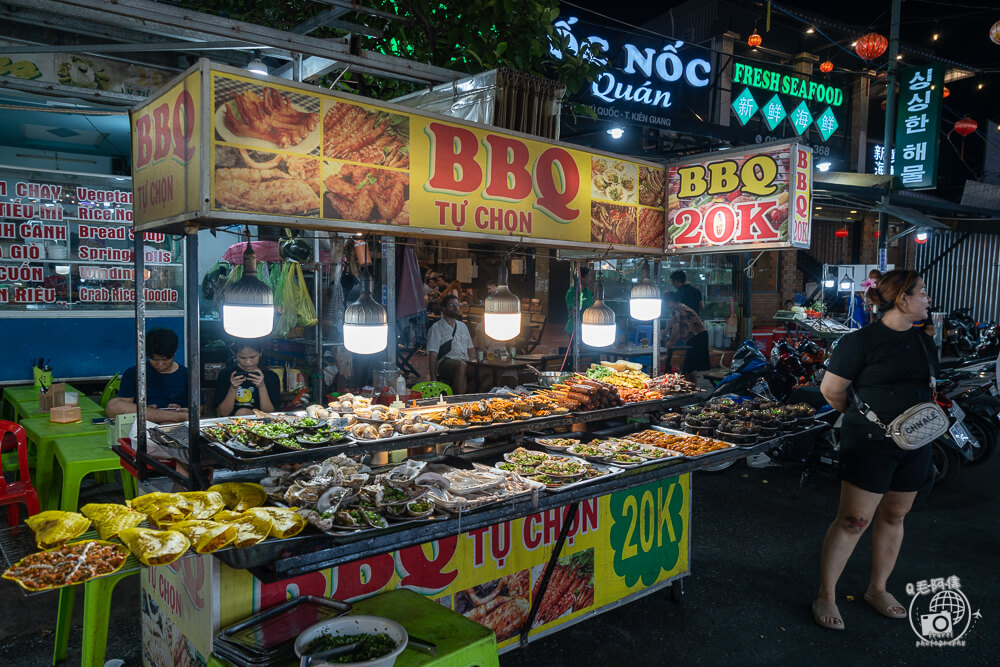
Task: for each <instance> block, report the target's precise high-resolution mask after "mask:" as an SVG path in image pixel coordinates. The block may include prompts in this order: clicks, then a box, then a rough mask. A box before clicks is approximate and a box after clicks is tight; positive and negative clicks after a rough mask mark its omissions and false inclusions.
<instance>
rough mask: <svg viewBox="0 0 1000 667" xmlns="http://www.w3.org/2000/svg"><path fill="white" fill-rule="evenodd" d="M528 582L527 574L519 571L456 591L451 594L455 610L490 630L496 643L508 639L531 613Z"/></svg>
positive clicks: (528, 573)
mask: <svg viewBox="0 0 1000 667" xmlns="http://www.w3.org/2000/svg"><path fill="white" fill-rule="evenodd" d="M530 582H531V573H530V571H528V570H521V571H520V572H515V573H514V574H510V575H507V576H506V577H501V578H500V579H494V580H493V581H488V582H486V583H484V584H479V585H478V586H473V587H472V588H468V589H466V590H464V591H460V592H458V593H456V594H455V611H457V612H458V613H459V614H462V615H463V616H465V617H466V618H469V619H472V620H473V621H475V622H476V623H479V624H480V625H485V626H486V627H488V628H490V629H491V630H493V632H495V633H496V635H497V641H498V642H502V641H504V640H506V639H510V638H511V637H514V636H515V635H517V633H518V631H519V630H520V629H521V625H522V624H523V623H524V622H525V620H527V618H528V612H530V611H531V603H530V602H528V589H529V588H530V587H531V583H530Z"/></svg>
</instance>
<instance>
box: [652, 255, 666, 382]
mask: <svg viewBox="0 0 1000 667" xmlns="http://www.w3.org/2000/svg"><path fill="white" fill-rule="evenodd" d="M653 284H654V285H656V291H657V292H660V293H661V294H662V293H663V292H662V291H661V286H660V260H656V261H654V262H653ZM650 342H651V343H652V345H653V362H652V364H651V365H650V369H649V371H650V374H651V375H652V376H653V377H656V376H657V375H659V374H660V318H659V317H657V318H656V319H655V320H653V337H652V340H651V341H650Z"/></svg>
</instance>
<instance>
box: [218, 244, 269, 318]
mask: <svg viewBox="0 0 1000 667" xmlns="http://www.w3.org/2000/svg"><path fill="white" fill-rule="evenodd" d="M273 327H274V295H273V294H272V293H271V288H270V287H268V286H267V285H265V284H264V283H263V282H261V281H260V279H258V278H257V255H256V253H254V251H253V246H251V245H250V239H249V237H248V238H247V249H246V251H245V252H244V253H243V277H242V278H240V279H239V280H237V281H236V282H235V283H233V284H232V286H230V287H229V289H227V290H226V293H225V295H224V296H223V299H222V328H223V329H224V330H225V332H226V333H227V334H229V335H230V336H236V337H237V338H260V337H261V336H266V335H268V334H269V333H271V329H272V328H273Z"/></svg>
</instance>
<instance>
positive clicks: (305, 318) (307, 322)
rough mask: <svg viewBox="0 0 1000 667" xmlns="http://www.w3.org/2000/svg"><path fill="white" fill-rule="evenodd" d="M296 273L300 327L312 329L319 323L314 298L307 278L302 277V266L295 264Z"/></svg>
mask: <svg viewBox="0 0 1000 667" xmlns="http://www.w3.org/2000/svg"><path fill="white" fill-rule="evenodd" d="M295 273H296V277H297V278H298V283H297V287H296V289H297V290H298V295H297V297H296V299H295V301H296V309H297V312H298V326H300V327H311V326H313V325H314V324H316V322H317V321H318V320H317V318H316V306H314V305H313V300H312V297H310V296H309V288H308V287H307V286H306V279H305V276H303V275H302V265H301V264H299V263H298V262H296V263H295Z"/></svg>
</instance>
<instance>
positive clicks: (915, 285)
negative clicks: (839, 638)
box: [812, 270, 934, 630]
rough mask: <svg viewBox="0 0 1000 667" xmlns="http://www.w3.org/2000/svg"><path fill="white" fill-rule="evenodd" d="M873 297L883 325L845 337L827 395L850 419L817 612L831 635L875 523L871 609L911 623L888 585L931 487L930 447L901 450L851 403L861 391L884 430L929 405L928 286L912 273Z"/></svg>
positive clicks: (883, 284) (840, 624)
mask: <svg viewBox="0 0 1000 667" xmlns="http://www.w3.org/2000/svg"><path fill="white" fill-rule="evenodd" d="M868 296H869V298H870V299H871V301H872V303H874V304H875V305H876V306H877V307H878V309H879V312H880V313H882V319H880V320H879V321H877V322H875V323H873V324H870V325H868V326H866V327H864V328H863V329H860V330H858V331H855V332H852V333H849V334H847V335H846V336H844V337H843V338H841V340H840V343H839V344H838V345H837V348H836V350H834V353H833V357H832V358H831V359H830V366H829V370H828V372H827V373H826V375H825V376H824V377H823V383H822V385H821V386H820V391H822V392H823V396H824V398H826V400H827V402H829V404H830V405H832V406H833V407H834V408H836V409H837V410H839V411H840V412H843V413H844V420H843V428H842V429H841V461H840V465H841V470H840V479H841V486H840V506H839V508H838V509H837V517H836V519H834V521H833V523H831V524H830V527H829V528H828V529H827V532H826V539H825V540H824V541H823V555H822V558H821V561H820V587H819V595H818V597H817V599H816V601H815V602H814V603H813V606H812V611H813V618H814V619H815V621H816V623H817V624H819V625H820V626H822V627H824V628H830V629H832V630H843V629H844V621H843V619H842V618H841V616H840V612H839V610H838V609H837V605H836V586H837V580H838V579H840V574H841V573H842V572H843V570H844V566H845V565H846V564H847V560H848V559H849V558H850V557H851V554H852V553H853V552H854V547H855V546H857V544H858V540H859V539H860V538H861V535H862V533H864V532H865V529H866V528H867V527H868V525H869V524H874V528H873V529H872V570H871V580H870V581H869V584H868V590H867V591H866V592H865V596H864V597H865V600H866V601H867V602H868V603H869V604H870V605H872V606H873V607H874V608H875V610H876V611H878V612H879V613H880V614H882V615H883V616H887V617H889V618H906V617H907V613H906V609H905V608H904V607H903V606H902V605H901V604H900V603H899V601H897V600H896V598H894V597H893V596H892V594H890V593H889V592H887V590H886V584H887V582H888V579H889V574H890V573H891V572H892V569H893V567H894V566H895V564H896V557H897V555H898V554H899V547H900V545H901V544H902V541H903V518H904V517H905V516H906V514H907V512H909V511H910V507H912V505H913V500H914V498H915V497H916V495H917V491H918V490H919V489H921V488H924V487H925V486H928V485H929V484H930V483H931V481H932V480H933V468H932V464H931V448H930V447H926V446H925V447H921V448H920V449H916V450H911V451H905V450H902V449H900V448H899V447H898V446H897V445H896V444H895V443H894V442H893V441H892V440H891V439H889V438H886V437H885V432H884V431H883V430H882V429H880V428H878V427H877V426H875V425H873V424H872V423H871V422H869V421H868V420H867V419H866V418H865V417H864V416H863V415H862V414H861V413H860V411H858V409H857V408H856V407H855V406H853V405H851V401H850V400H849V398H848V389H849V388H850V386H851V385H852V384H853V385H854V388H855V389H856V390H857V392H858V395H859V396H860V397H861V399H862V400H863V401H865V402H866V403H868V404H869V405H870V406H871V408H872V409H873V410H874V412H875V414H877V415H878V416H879V419H880V420H881V421H882V423H884V424H888V423H889V422H890V421H892V420H893V419H895V418H896V417H897V416H899V415H900V413H902V412H903V411H904V410H906V409H907V408H909V407H911V406H913V405H916V404H917V403H921V402H924V401H927V400H930V398H931V389H930V373H931V369H930V365H931V363H932V359H933V358H934V357H933V356H931V355H932V354H933V343H932V342H931V341H930V339H929V337H928V336H926V335H925V334H923V333H920V331H919V330H918V329H914V328H913V322H915V321H917V320H923V319H925V318H926V317H927V316H928V310H929V308H930V298H929V297H928V296H927V290H926V288H925V286H924V281H923V279H922V278H921V277H920V275H919V274H917V273H916V272H914V271H905V270H898V271H890V272H889V273H887V274H885V275H884V276H882V277H881V279H880V280H879V281H878V285H877V286H876V287H873V288H872V289H871V290H870V291H869V295H868Z"/></svg>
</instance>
